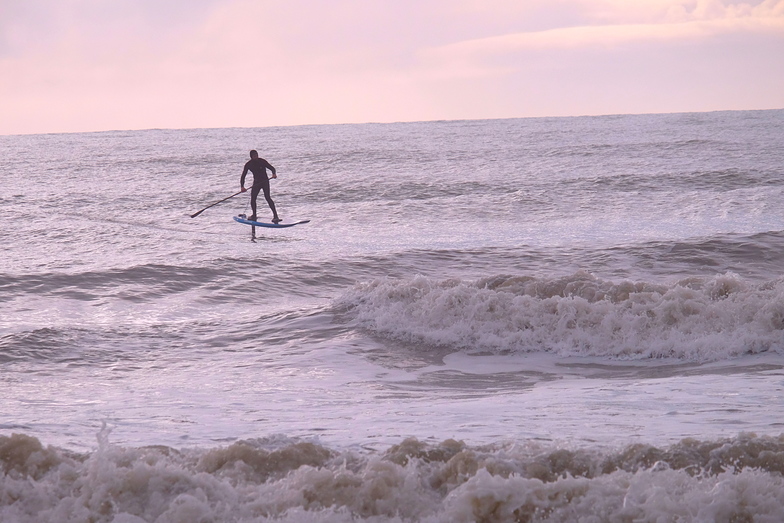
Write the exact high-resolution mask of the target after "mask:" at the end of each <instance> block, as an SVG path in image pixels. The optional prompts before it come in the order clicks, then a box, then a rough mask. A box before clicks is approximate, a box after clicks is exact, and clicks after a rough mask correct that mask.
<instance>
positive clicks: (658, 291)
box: [336, 271, 784, 361]
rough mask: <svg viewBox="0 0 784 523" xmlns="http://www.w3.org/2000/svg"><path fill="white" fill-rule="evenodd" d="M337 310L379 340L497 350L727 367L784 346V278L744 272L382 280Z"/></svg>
mask: <svg viewBox="0 0 784 523" xmlns="http://www.w3.org/2000/svg"><path fill="white" fill-rule="evenodd" d="M336 305H337V306H338V308H339V309H340V310H343V311H346V312H347V313H349V314H350V315H351V316H352V317H353V319H354V321H356V322H357V324H358V325H359V326H361V327H362V328H366V329H368V330H370V331H372V332H374V333H376V334H378V335H381V336H385V337H389V338H393V339H398V340H402V341H405V342H409V343H421V344H426V345H434V346H453V347H455V348H456V349H467V350H472V351H491V352H502V353H508V352H540V351H546V352H552V353H555V354H558V355H562V356H575V355H580V356H598V357H611V358H622V359H638V358H670V357H674V358H680V359H686V360H693V361H717V360H722V359H727V358H733V357H737V356H740V355H743V354H749V353H759V352H765V351H770V350H777V351H778V350H781V349H782V347H783V346H784V280H781V279H780V280H776V281H772V282H768V283H766V284H763V285H752V284H750V283H748V282H746V281H744V280H743V279H741V278H740V277H738V276H737V275H734V274H724V275H718V276H715V277H711V278H696V277H695V278H688V279H684V280H681V281H678V282H676V283H673V284H669V285H664V284H656V283H646V282H632V281H622V282H619V283H615V282H612V281H608V280H602V279H600V278H597V277H595V276H593V275H591V274H589V273H586V272H582V271H580V272H577V273H575V274H573V275H570V276H566V277H561V278H537V277H533V276H494V277H490V278H485V279H481V280H478V281H463V280H454V279H449V280H437V279H432V278H427V277H423V276H417V277H414V278H411V279H378V280H374V281H371V282H368V283H363V284H359V285H357V286H355V288H354V289H352V290H351V291H349V292H348V293H346V294H345V295H344V296H342V297H341V298H340V299H339V300H337V302H336Z"/></svg>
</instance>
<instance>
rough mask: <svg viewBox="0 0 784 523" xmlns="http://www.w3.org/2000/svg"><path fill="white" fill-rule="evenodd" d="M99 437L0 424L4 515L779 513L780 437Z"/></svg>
mask: <svg viewBox="0 0 784 523" xmlns="http://www.w3.org/2000/svg"><path fill="white" fill-rule="evenodd" d="M99 440H101V443H100V447H99V449H98V450H97V451H95V452H92V453H90V454H87V455H72V454H68V453H67V452H64V451H61V450H58V449H55V448H52V447H44V446H42V445H41V444H40V442H38V440H36V439H34V438H30V437H28V436H24V435H14V436H11V437H3V436H0V467H1V468H2V470H3V474H2V475H1V476H0V520H1V521H3V522H4V523H33V522H36V523H37V522H40V521H64V522H65V521H95V522H107V523H108V522H112V523H142V522H145V523H146V522H156V523H179V522H182V523H184V522H196V521H236V522H238V523H251V522H263V521H292V522H294V521H296V522H302V521H304V522H309V521H314V522H315V521H326V522H349V521H366V522H393V521H394V522H398V521H423V522H432V523H435V522H466V523H468V522H473V521H531V520H537V521H550V522H571V521H711V522H712V521H752V520H753V521H771V522H772V521H782V520H784V480H783V479H782V477H781V474H780V471H781V470H782V458H781V456H782V455H784V453H782V450H783V449H784V447H783V445H784V440H782V438H757V437H755V436H753V435H741V436H739V437H737V438H733V439H727V440H720V441H714V442H697V441H693V440H685V441H683V442H681V443H679V444H677V445H673V446H670V447H668V448H662V449H659V448H655V447H651V446H646V445H633V446H629V447H627V448H624V449H620V450H618V451H614V452H613V451H600V450H598V449H568V448H557V447H546V446H542V445H540V444H535V443H522V444H511V445H503V444H502V445H492V446H487V447H481V448H480V447H475V448H471V447H468V446H466V445H464V444H463V443H461V442H457V441H454V440H448V441H444V442H442V443H440V444H426V443H423V442H420V441H418V440H415V439H407V440H405V441H402V442H401V443H400V444H398V445H394V446H393V447H391V448H389V449H388V450H387V451H386V452H383V453H369V454H368V453H356V452H351V451H341V450H335V449H328V448H324V447H318V446H313V445H309V444H304V445H303V444H302V443H293V444H291V445H290V446H288V447H285V448H281V449H278V450H267V449H265V448H263V446H261V445H259V444H257V443H254V442H252V441H246V442H240V443H236V444H233V445H230V446H228V447H222V448H216V449H208V450H189V451H178V450H175V449H171V448H168V447H156V448H150V447H147V448H120V447H114V446H112V445H110V444H109V443H108V440H107V439H106V438H105V437H103V438H99ZM314 451H315V453H316V454H317V455H318V456H319V457H318V458H317V459H316V461H315V462H314V461H312V458H313V456H314V454H313V453H314ZM215 455H219V456H220V458H221V460H222V466H221V467H220V468H219V469H215V470H212V469H211V468H210V467H209V466H206V465H205V460H206V461H208V462H213V464H214V460H213V458H215ZM44 464H45V466H44Z"/></svg>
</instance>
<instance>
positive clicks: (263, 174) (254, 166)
mask: <svg viewBox="0 0 784 523" xmlns="http://www.w3.org/2000/svg"><path fill="white" fill-rule="evenodd" d="M267 169H269V170H270V171H272V176H271V178H277V177H278V175H277V173H276V172H275V168H274V167H273V166H272V164H270V163H269V162H268V161H267V160H265V159H264V158H259V153H258V152H256V151H255V150H253V151H251V152H250V160H248V163H246V164H245V168H244V169H243V170H242V176H241V177H240V189H241V190H242V192H245V191H247V189H246V188H245V175H246V174H248V171H250V172H252V173H253V187H251V191H250V209H251V211H252V212H253V215H252V216H249V217H248V220H250V221H252V222H255V221H256V197H257V196H258V195H259V191H261V190H263V191H264V199H265V200H267V203H268V204H269V206H270V209H272V223H278V222H280V221H281V219H280V218H278V211H276V210H275V203H274V202H273V201H272V197H270V183H269V178H267Z"/></svg>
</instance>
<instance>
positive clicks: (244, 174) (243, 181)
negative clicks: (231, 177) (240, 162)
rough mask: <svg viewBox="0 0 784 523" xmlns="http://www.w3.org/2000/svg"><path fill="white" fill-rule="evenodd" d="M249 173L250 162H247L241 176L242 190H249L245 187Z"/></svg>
mask: <svg viewBox="0 0 784 523" xmlns="http://www.w3.org/2000/svg"><path fill="white" fill-rule="evenodd" d="M247 174H248V164H247V163H246V164H245V168H244V169H243V170H242V176H240V190H241V191H242V192H245V191H247V189H246V188H245V176H246V175H247Z"/></svg>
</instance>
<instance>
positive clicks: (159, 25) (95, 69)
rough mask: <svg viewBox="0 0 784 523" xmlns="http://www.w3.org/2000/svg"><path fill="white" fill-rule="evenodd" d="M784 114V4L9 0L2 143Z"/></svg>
mask: <svg viewBox="0 0 784 523" xmlns="http://www.w3.org/2000/svg"><path fill="white" fill-rule="evenodd" d="M778 108H784V0H0V134H30V133H53V132H81V131H101V130H117V129H150V128H174V129H179V128H207V127H268V126H280V125H300V124H330V123H362V122H400V121H427V120H459V119H482V118H515V117H532V116H533V117H536V116H577V115H597V114H627V113H635V114H639V113H671V112H692V111H694V112H701V111H715V110H746V109H778Z"/></svg>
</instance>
